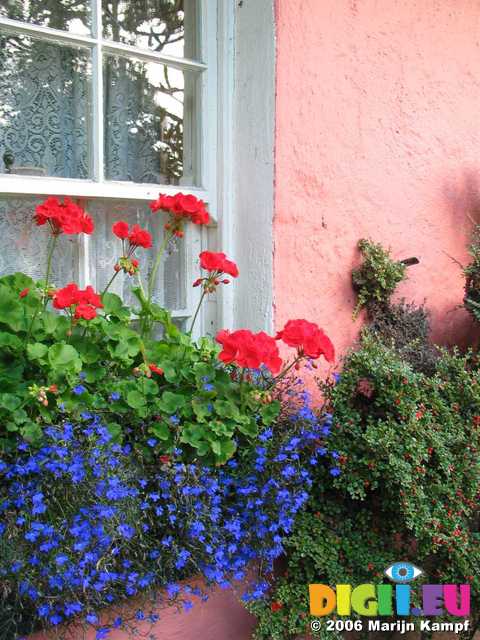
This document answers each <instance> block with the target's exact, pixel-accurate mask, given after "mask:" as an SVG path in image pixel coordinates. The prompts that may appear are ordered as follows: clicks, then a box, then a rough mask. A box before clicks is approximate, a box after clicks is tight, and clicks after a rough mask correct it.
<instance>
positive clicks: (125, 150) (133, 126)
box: [104, 55, 198, 185]
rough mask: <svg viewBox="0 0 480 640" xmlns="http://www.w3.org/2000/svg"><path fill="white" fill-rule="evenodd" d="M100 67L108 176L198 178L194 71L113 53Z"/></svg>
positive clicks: (155, 179) (143, 179)
mask: <svg viewBox="0 0 480 640" xmlns="http://www.w3.org/2000/svg"><path fill="white" fill-rule="evenodd" d="M104 73H105V83H104V92H105V175H106V177H107V179H108V180H131V181H133V182H147V183H148V182H150V183H162V184H183V185H186V184H189V185H194V184H196V175H197V164H198V163H197V161H196V146H197V145H196V144H195V141H196V136H197V129H196V118H195V112H196V109H195V106H196V104H195V103H196V85H197V80H198V76H197V74H195V73H192V72H182V71H179V70H178V69H173V68H171V67H168V66H166V65H163V64H158V63H149V62H140V61H137V60H132V59H127V58H123V57H119V56H111V55H108V56H106V57H105V62H104Z"/></svg>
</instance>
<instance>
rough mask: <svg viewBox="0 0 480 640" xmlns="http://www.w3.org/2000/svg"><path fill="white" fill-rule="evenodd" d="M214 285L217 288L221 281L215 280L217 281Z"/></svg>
mask: <svg viewBox="0 0 480 640" xmlns="http://www.w3.org/2000/svg"><path fill="white" fill-rule="evenodd" d="M213 284H214V285H215V286H218V285H219V284H220V280H217V279H216V278H215V280H214V281H213Z"/></svg>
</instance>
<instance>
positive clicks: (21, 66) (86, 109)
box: [0, 35, 194, 184]
mask: <svg viewBox="0 0 480 640" xmlns="http://www.w3.org/2000/svg"><path fill="white" fill-rule="evenodd" d="M0 44H1V45H2V52H1V53H0V155H1V156H2V161H3V172H8V171H11V172H13V173H22V174H26V175H44V176H57V177H62V178H91V177H92V171H91V155H92V154H91V149H90V144H91V142H90V140H91V127H92V115H91V112H92V98H91V95H92V78H91V60H90V54H89V52H88V51H85V50H82V49H74V48H71V47H64V46H60V45H56V44H51V43H49V42H43V41H37V40H34V39H32V38H30V37H26V36H18V35H15V36H11V35H9V36H3V37H2V38H1V39H0ZM183 75H184V74H182V73H181V72H179V71H176V70H171V69H168V68H167V67H165V66H164V65H160V64H154V63H139V62H136V61H133V60H127V59H123V58H119V57H116V56H105V60H104V95H105V98H104V113H105V117H104V119H105V142H104V150H105V175H106V178H107V179H109V180H129V181H133V182H148V183H163V184H165V183H170V184H178V182H179V180H180V178H181V176H182V175H183V89H184V78H183ZM164 78H167V80H168V82H169V83H173V82H174V85H173V84H172V89H171V94H170V95H168V94H166V93H165V91H164V82H165V80H164ZM172 78H173V81H172ZM190 85H191V86H192V87H194V83H190ZM192 90H193V89H192ZM175 111H176V112H175ZM190 155H191V154H190ZM189 173H193V171H192V170H191V169H189Z"/></svg>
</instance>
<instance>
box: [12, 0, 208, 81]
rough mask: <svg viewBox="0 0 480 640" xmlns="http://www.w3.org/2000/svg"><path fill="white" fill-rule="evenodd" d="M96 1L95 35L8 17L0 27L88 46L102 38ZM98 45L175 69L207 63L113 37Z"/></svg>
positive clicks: (95, 1) (190, 68)
mask: <svg viewBox="0 0 480 640" xmlns="http://www.w3.org/2000/svg"><path fill="white" fill-rule="evenodd" d="M98 2H99V0H93V6H94V11H93V15H94V20H93V25H94V29H93V30H94V34H99V35H98V36H96V35H93V36H83V35H80V34H76V33H71V32H70V31H62V30H61V29H52V28H51V27H44V26H43V25H38V24H32V23H29V22H20V21H18V20H12V19H11V18H4V17H2V16H0V28H1V29H2V31H7V32H9V33H19V34H21V35H26V36H32V37H39V38H42V39H43V40H51V41H53V42H56V43H60V44H66V45H70V46H77V47H86V48H89V49H91V48H92V47H94V46H95V45H96V44H98V40H99V39H101V37H102V31H101V30H100V31H97V30H96V29H97V28H98V25H97V24H96V21H97V19H98V16H100V20H101V17H102V8H101V6H100V9H99V10H98V9H97V7H96V5H97V4H98ZM100 27H101V25H100ZM102 46H103V48H104V49H105V51H107V52H109V53H113V54H117V55H123V56H126V57H129V58H136V59H138V60H143V61H145V62H158V63H161V64H166V65H168V66H170V67H175V68H176V69H180V70H181V71H196V72H201V71H204V70H205V69H206V68H207V65H206V64H205V63H204V62H201V61H199V60H191V59H189V58H178V57H177V56H171V55H168V54H165V53H158V52H156V51H149V50H148V49H140V48H139V47H135V46H132V45H129V44H124V43H123V42H115V41H113V40H103V42H102Z"/></svg>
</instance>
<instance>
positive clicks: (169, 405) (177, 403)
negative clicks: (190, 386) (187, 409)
mask: <svg viewBox="0 0 480 640" xmlns="http://www.w3.org/2000/svg"><path fill="white" fill-rule="evenodd" d="M186 402H187V400H186V398H185V396H182V395H180V394H179V393H172V392H171V391H164V392H163V393H162V398H161V401H160V407H161V409H162V411H165V413H170V414H171V413H175V412H176V411H178V409H181V408H182V407H184V406H185V404H186Z"/></svg>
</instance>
